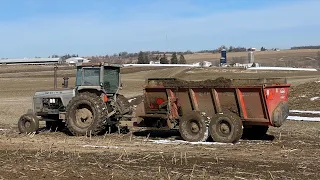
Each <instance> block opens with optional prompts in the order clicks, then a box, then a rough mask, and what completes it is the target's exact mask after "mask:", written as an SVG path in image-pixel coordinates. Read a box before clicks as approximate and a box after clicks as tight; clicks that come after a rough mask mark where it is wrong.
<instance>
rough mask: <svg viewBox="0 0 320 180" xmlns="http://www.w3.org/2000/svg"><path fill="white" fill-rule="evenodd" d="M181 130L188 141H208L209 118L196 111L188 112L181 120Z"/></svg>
mask: <svg viewBox="0 0 320 180" xmlns="http://www.w3.org/2000/svg"><path fill="white" fill-rule="evenodd" d="M179 132H180V134H181V137H182V138H183V139H184V140H186V141H190V142H203V141H206V140H207V139H208V137H209V133H208V127H207V119H206V118H205V117H204V116H202V115H201V114H200V113H199V112H196V111H192V112H189V113H186V114H185V115H183V116H182V118H181V119H180V121H179Z"/></svg>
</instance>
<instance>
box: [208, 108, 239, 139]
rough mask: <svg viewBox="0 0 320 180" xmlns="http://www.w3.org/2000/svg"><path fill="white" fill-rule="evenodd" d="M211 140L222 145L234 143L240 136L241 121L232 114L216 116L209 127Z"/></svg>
mask: <svg viewBox="0 0 320 180" xmlns="http://www.w3.org/2000/svg"><path fill="white" fill-rule="evenodd" d="M209 132H210V135H211V137H212V139H213V140H214V141H216V142H222V143H236V142H238V141H239V139H240V138H241V136H242V133H243V130H242V121H241V119H240V117H239V116H237V115H236V114H234V113H224V114H216V115H215V116H214V117H213V118H212V120H211V122H210V125H209Z"/></svg>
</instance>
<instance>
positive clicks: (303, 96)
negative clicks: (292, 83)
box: [299, 95, 307, 98]
mask: <svg viewBox="0 0 320 180" xmlns="http://www.w3.org/2000/svg"><path fill="white" fill-rule="evenodd" d="M299 97H302V98H304V97H307V96H306V95H301V96H299Z"/></svg>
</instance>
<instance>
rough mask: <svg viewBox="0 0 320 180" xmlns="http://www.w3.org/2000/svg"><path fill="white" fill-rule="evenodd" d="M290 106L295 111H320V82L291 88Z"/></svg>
mask: <svg viewBox="0 0 320 180" xmlns="http://www.w3.org/2000/svg"><path fill="white" fill-rule="evenodd" d="M289 106H290V109H294V110H311V111H312V110H314V111H319V110H320V81H311V82H308V83H304V84H300V85H298V86H294V87H291V88H290V91H289Z"/></svg>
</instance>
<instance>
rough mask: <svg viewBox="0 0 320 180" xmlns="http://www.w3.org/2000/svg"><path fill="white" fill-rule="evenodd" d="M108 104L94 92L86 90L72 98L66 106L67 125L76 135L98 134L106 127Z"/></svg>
mask: <svg viewBox="0 0 320 180" xmlns="http://www.w3.org/2000/svg"><path fill="white" fill-rule="evenodd" d="M106 108H107V107H106V104H105V103H104V102H103V100H102V99H101V98H100V97H99V96H97V95H96V94H93V93H88V92H84V93H81V94H79V95H76V96H75V97H73V98H72V99H71V101H70V102H69V103H68V105H67V108H66V119H67V120H66V126H67V128H68V130H69V131H70V132H71V133H72V134H73V135H75V136H83V135H90V133H91V135H97V134H99V133H100V132H102V131H103V130H104V128H105V126H104V125H105V124H104V122H105V120H106V113H105V111H104V110H105V109H106Z"/></svg>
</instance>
